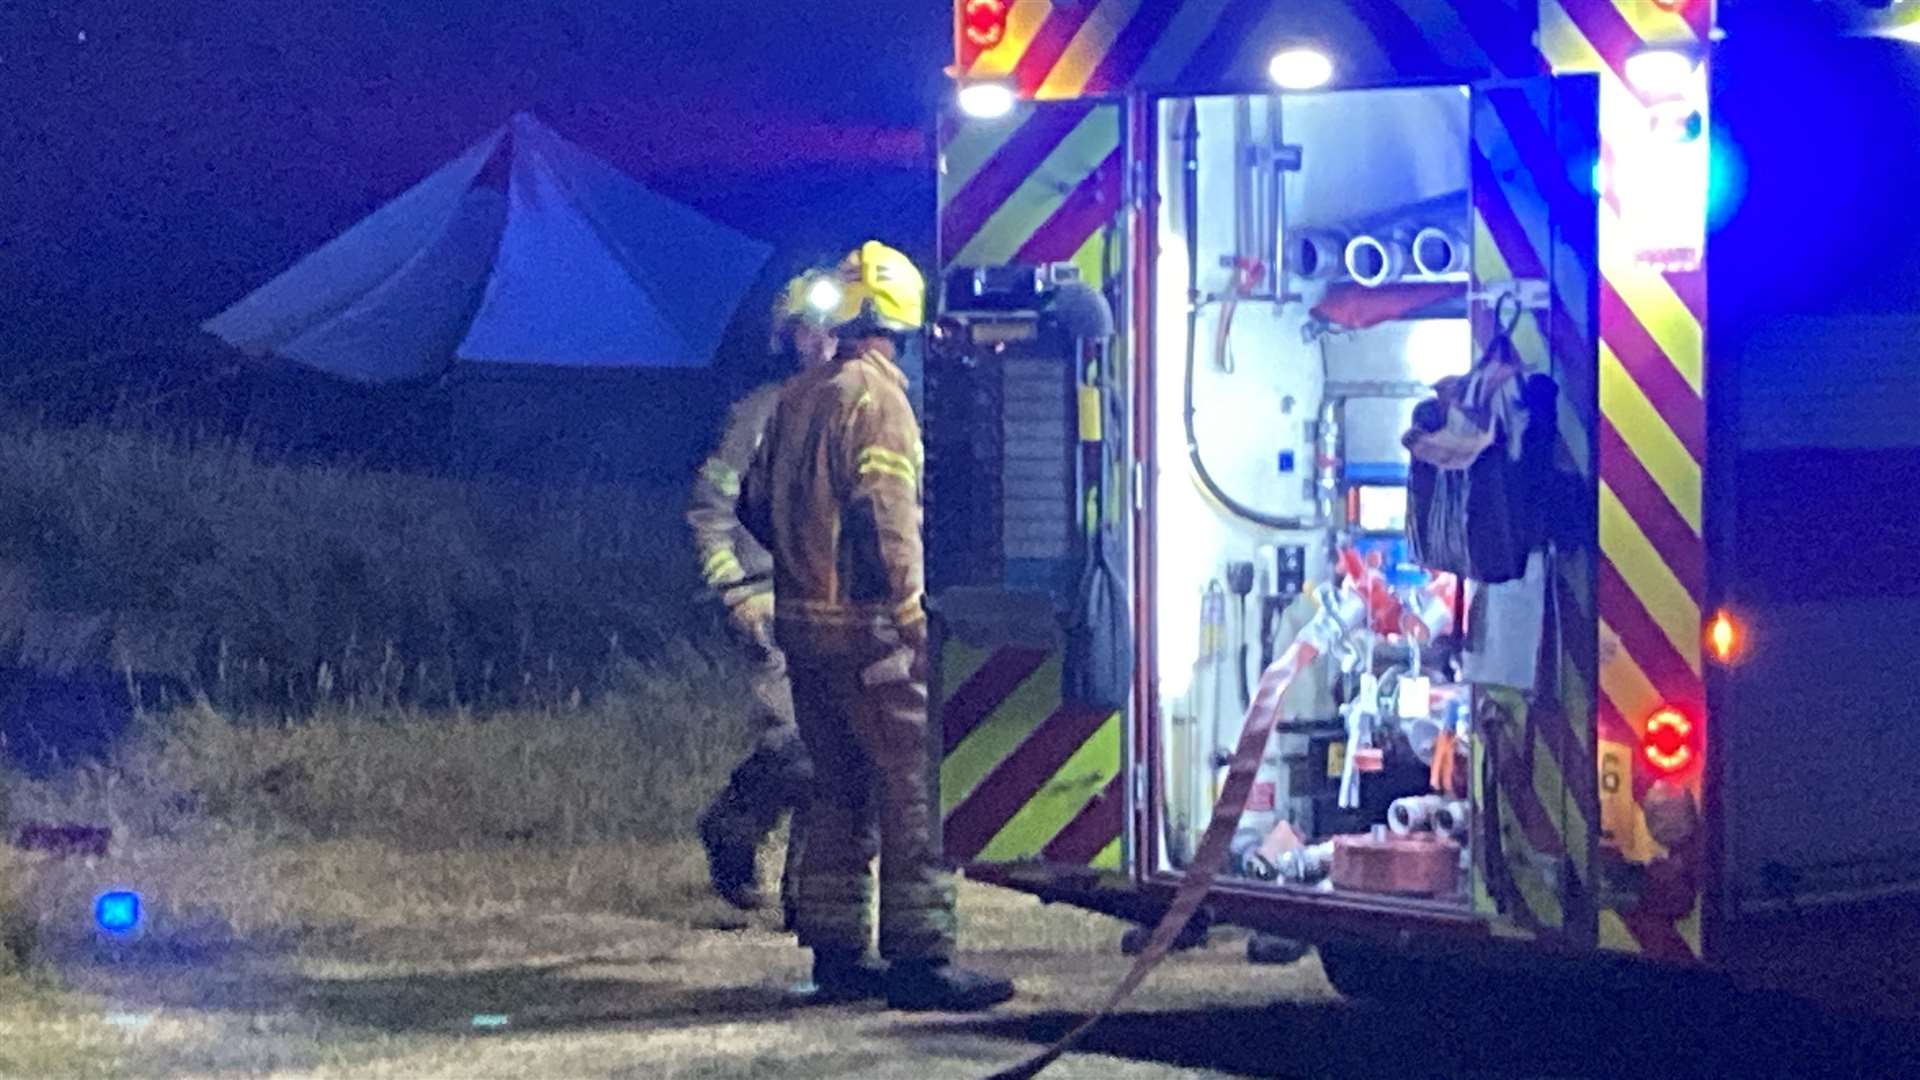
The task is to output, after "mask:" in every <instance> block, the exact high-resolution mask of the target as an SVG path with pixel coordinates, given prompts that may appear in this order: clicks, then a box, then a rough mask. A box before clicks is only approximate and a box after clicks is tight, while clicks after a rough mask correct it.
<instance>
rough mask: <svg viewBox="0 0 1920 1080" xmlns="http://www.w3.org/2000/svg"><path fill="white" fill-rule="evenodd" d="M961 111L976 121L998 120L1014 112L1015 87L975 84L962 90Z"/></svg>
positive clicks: (1001, 84) (968, 84)
mask: <svg viewBox="0 0 1920 1080" xmlns="http://www.w3.org/2000/svg"><path fill="white" fill-rule="evenodd" d="M959 99H960V111H961V112H963V113H966V114H967V115H968V116H971V117H973V118H974V119H976V120H998V119H999V118H1001V117H1003V116H1005V115H1007V114H1008V113H1010V112H1012V111H1013V104H1014V100H1015V99H1014V93H1013V87H1011V86H1008V85H1007V84H1005V83H997V82H974V83H967V84H966V85H964V86H962V87H961V88H960V95H959Z"/></svg>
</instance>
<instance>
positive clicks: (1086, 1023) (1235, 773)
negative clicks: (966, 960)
mask: <svg viewBox="0 0 1920 1080" xmlns="http://www.w3.org/2000/svg"><path fill="white" fill-rule="evenodd" d="M1322 595H1323V596H1324V597H1325V598H1326V599H1327V600H1328V601H1329V602H1327V603H1323V604H1322V605H1321V608H1320V610H1319V612H1318V613H1316V614H1315V615H1314V618H1313V621H1312V622H1310V623H1308V624H1307V626H1306V627H1305V628H1304V629H1302V630H1301V631H1300V634H1299V636H1298V637H1297V638H1295V639H1294V642H1293V644H1292V645H1290V646H1288V647H1287V650H1286V651H1285V652H1283V653H1281V654H1280V658H1279V659H1277V660H1275V661H1274V662H1273V663H1272V664H1271V665H1270V666H1269V667H1268V668H1267V670H1266V671H1265V672H1263V673H1261V675H1260V685H1259V687H1258V688H1257V689H1256V690H1255V692H1254V695H1253V703H1252V704H1251V705H1249V706H1248V707H1247V719H1246V723H1245V725H1244V726H1243V727H1242V728H1241V729H1240V742H1239V744H1238V745H1237V746H1235V748H1234V751H1233V760H1232V762H1231V763H1230V764H1229V765H1228V767H1227V780H1226V783H1225V784H1224V785H1222V787H1221V791H1220V799H1219V801H1218V802H1216V803H1215V804H1214V807H1213V818H1212V820H1210V821H1209V822H1208V823H1207V831H1206V832H1205V833H1204V834H1202V835H1201V837H1200V847H1199V850H1198V851H1197V852H1196V853H1195V854H1194V857H1193V862H1192V863H1190V864H1189V865H1188V866H1187V872H1186V874H1185V876H1184V877H1182V878H1181V880H1180V885H1179V887H1178V888H1177V889H1176V890H1175V891H1174V894H1173V903H1172V904H1171V905H1169V906H1168V908H1167V912H1166V914H1165V915H1162V916H1161V917H1160V922H1159V923H1158V924H1157V925H1155V926H1154V928H1153V934H1152V935H1151V936H1150V937H1149V938H1148V939H1147V945H1146V948H1144V949H1142V950H1141V952H1140V955H1139V956H1138V957H1137V958H1135V960H1134V962H1133V967H1132V968H1131V969H1130V970H1128V972H1127V974H1126V977H1125V978H1123V979H1121V980H1120V983H1119V985H1117V986H1115V987H1114V988H1113V991H1112V992H1111V993H1109V994H1108V995H1107V998H1106V1000H1105V1001H1103V1002H1102V1003H1101V1004H1100V1007H1099V1008H1098V1009H1096V1010H1094V1012H1093V1015H1091V1016H1089V1017H1087V1018H1086V1019H1085V1020H1082V1021H1081V1022H1080V1023H1079V1024H1077V1025H1075V1026H1074V1028H1073V1029H1072V1030H1071V1031H1069V1032H1067V1033H1066V1034H1065V1035H1063V1036H1061V1038H1060V1039H1059V1041H1057V1042H1055V1043H1054V1044H1053V1045H1052V1046H1049V1047H1047V1048H1046V1049H1045V1050H1043V1051H1041V1052H1040V1053H1038V1054H1036V1055H1034V1056H1033V1057H1031V1058H1028V1059H1027V1060H1026V1061H1023V1062H1021V1063H1020V1064H1018V1065H1016V1066H1014V1067H1012V1068H1010V1069H1004V1070H1002V1071H1000V1072H997V1073H994V1074H993V1075H992V1076H990V1077H988V1080H1030V1078H1032V1077H1035V1076H1038V1075H1040V1073H1041V1071H1042V1070H1044V1069H1045V1068H1046V1067H1047V1066H1049V1065H1051V1064H1053V1063H1054V1062H1055V1061H1058V1060H1060V1058H1061V1057H1062V1056H1063V1055H1065V1054H1066V1052H1067V1051H1068V1050H1070V1049H1072V1048H1073V1044H1074V1043H1076V1042H1078V1041H1079V1040H1080V1039H1081V1037H1082V1036H1084V1035H1085V1034H1086V1033H1087V1032H1088V1031H1091V1030H1092V1029H1093V1027H1094V1026H1095V1025H1096V1024H1098V1023H1099V1022H1100V1021H1101V1020H1103V1019H1105V1018H1106V1017H1107V1016H1108V1015H1109V1014H1111V1013H1112V1012H1113V1010H1114V1009H1116V1008H1118V1007H1119V1005H1120V1003H1121V1002H1123V1001H1125V1000H1126V999H1127V997H1128V996H1129V995H1131V994H1132V993H1133V992H1134V991H1135V990H1136V989H1138V988H1139V987H1140V984H1141V983H1142V982H1144V981H1146V978H1147V976H1148V975H1149V974H1151V973H1152V972H1153V969H1154V968H1156V967H1158V966H1160V961H1162V960H1164V959H1166V958H1167V954H1168V953H1169V952H1171V951H1172V949H1173V945H1174V943H1175V941H1177V940H1178V939H1179V937H1180V933H1181V931H1183V930H1185V929H1186V926H1187V923H1188V922H1190V921H1191V920H1192V919H1193V916H1194V914H1195V913H1196V912H1198V911H1199V910H1200V904H1201V903H1202V902H1203V901H1204V900H1206V898H1207V894H1208V893H1209V892H1211V891H1212V890H1213V881H1214V878H1215V877H1216V876H1217V875H1218V874H1219V873H1220V872H1221V871H1222V870H1224V869H1225V868H1226V863H1227V852H1228V844H1229V843H1230V842H1231V841H1232V839H1233V833H1234V830H1235V829H1236V828H1237V827H1238V826H1239V823H1240V815H1241V812H1242V811H1244V810H1245V809H1246V804H1247V796H1248V795H1249V794H1250V793H1251V792H1252V791H1253V779H1254V773H1255V772H1256V771H1257V770H1258V769H1259V767H1260V759H1261V757H1262V756H1264V755H1265V753H1266V749H1267V739H1268V736H1270V735H1271V734H1272V733H1273V725H1274V724H1275V723H1276V722H1278V720H1279V719H1280V699H1281V698H1282V697H1284V696H1285V695H1286V692H1287V690H1288V688H1289V687H1291V686H1292V685H1293V681H1294V679H1296V678H1298V677H1299V675H1300V673H1301V672H1302V671H1305V670H1306V669H1307V668H1308V667H1309V666H1310V665H1312V663H1313V662H1314V661H1315V660H1316V659H1318V658H1319V657H1320V656H1322V655H1323V654H1326V653H1328V652H1331V651H1332V649H1333V647H1334V646H1335V645H1336V644H1338V643H1339V642H1340V641H1341V640H1342V639H1344V638H1345V637H1346V636H1347V634H1349V633H1351V632H1352V631H1353V630H1355V629H1356V628H1358V627H1361V626H1364V625H1366V622H1367V604H1366V600H1365V598H1363V597H1362V596H1360V595H1359V594H1357V593H1356V592H1354V591H1353V590H1352V589H1350V588H1343V589H1341V590H1340V591H1339V592H1338V593H1337V594H1336V593H1334V592H1333V591H1332V590H1331V589H1327V590H1325V591H1324V592H1323V593H1322Z"/></svg>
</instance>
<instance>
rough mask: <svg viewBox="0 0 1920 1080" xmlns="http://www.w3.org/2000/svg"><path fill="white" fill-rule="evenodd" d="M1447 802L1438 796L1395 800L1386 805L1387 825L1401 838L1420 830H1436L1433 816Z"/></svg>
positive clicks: (1418, 796) (1420, 796)
mask: <svg viewBox="0 0 1920 1080" xmlns="http://www.w3.org/2000/svg"><path fill="white" fill-rule="evenodd" d="M1446 804H1447V800H1445V799H1443V798H1441V797H1440V796H1438V795H1414V796H1410V797H1408V798H1405V799H1395V800H1393V802H1391V803H1389V804H1388V805H1387V825H1388V827H1390V828H1391V829H1393V831H1394V832H1395V833H1397V834H1399V835H1401V836H1405V835H1407V834H1408V833H1415V832H1419V831H1420V830H1422V829H1427V828H1438V826H1437V825H1436V821H1435V817H1434V815H1436V814H1438V813H1439V812H1440V810H1441V809H1442V808H1443V807H1445V806H1446Z"/></svg>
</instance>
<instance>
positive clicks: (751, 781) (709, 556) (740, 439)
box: [687, 272, 840, 929]
mask: <svg viewBox="0 0 1920 1080" xmlns="http://www.w3.org/2000/svg"><path fill="white" fill-rule="evenodd" d="M839 294H840V293H839V289H838V287H837V286H836V285H835V284H834V283H833V282H832V280H831V279H830V278H829V277H828V276H827V275H823V274H819V273H813V272H809V273H805V274H802V275H800V276H799V277H796V278H794V279H793V280H792V281H790V282H788V283H787V286H786V288H785V289H784V290H782V292H781V294H780V296H779V298H778V299H777V300H776V301H775V303H774V308H773V320H772V323H773V329H772V336H771V340H770V342H769V351H770V352H772V353H773V354H775V355H777V356H783V357H785V358H786V360H787V361H788V362H789V363H790V364H791V365H792V367H793V368H797V369H799V370H805V369H807V368H809V367H817V366H819V365H821V364H824V363H826V362H827V361H828V360H830V359H831V358H832V357H833V353H834V339H833V336H832V335H831V334H830V333H829V332H828V331H827V330H826V328H825V325H824V324H825V321H826V315H827V313H828V307H829V306H830V304H831V303H832V302H837V300H838V298H839ZM823 300H824V302H823ZM789 370H791V369H789ZM779 394H780V384H779V383H778V382H771V383H768V384H766V385H764V386H762V387H760V388H758V389H756V390H754V391H753V392H752V393H750V394H748V395H747V396H746V397H744V398H742V399H741V400H740V401H739V402H737V403H736V404H735V405H734V406H733V407H732V408H731V409H729V410H728V412H727V418H726V424H725V426H724V427H723V428H722V429H721V432H720V437H719V440H718V442H717V444H716V445H715V447H714V449H713V453H712V454H711V455H710V456H709V457H708V458H707V460H706V462H705V463H704V464H703V465H701V467H700V470H699V472H698V474H697V475H696V476H695V477H694V483H693V494H692V498H691V500H690V503H691V505H690V507H689V509H688V511H687V524H688V525H689V526H690V527H691V528H692V530H693V541H694V548H695V551H696V553H697V556H698V558H699V560H700V572H701V575H702V577H704V578H705V580H706V584H707V587H708V588H709V589H710V590H712V592H713V594H714V595H715V596H716V597H718V598H719V599H720V601H721V602H722V603H724V604H725V605H726V608H727V613H728V622H729V624H730V626H731V629H732V630H733V633H734V636H735V637H736V638H737V639H738V640H739V642H740V643H741V646H742V648H743V650H744V651H745V653H746V657H747V661H748V664H749V665H750V666H749V675H748V685H749V689H750V691H751V695H752V700H753V710H754V721H755V726H756V727H757V728H758V729H759V731H758V734H757V737H756V739H755V742H754V746H753V750H752V752H751V753H749V754H748V755H747V757H746V758H745V760H743V761H741V762H740V764H739V765H738V766H736V767H735V768H734V770H733V773H732V775H731V776H730V777H729V778H728V781H727V786H726V787H725V788H724V789H723V790H722V791H721V792H720V794H719V796H718V797H717V798H715V799H714V801H713V804H712V805H711V806H709V807H708V808H707V810H706V812H705V813H703V814H702V815H701V816H700V823H699V831H700V841H701V843H702V845H703V846H704V847H705V848H706V851H707V869H708V872H709V875H710V877H711V878H712V881H713V889H714V891H715V892H717V893H719V894H720V896H721V898H722V899H724V900H726V901H727V902H728V903H730V904H732V905H734V906H735V907H738V908H742V909H744V910H752V909H754V908H758V907H760V906H761V904H762V903H763V902H764V900H763V898H762V896H761V894H760V888H759V882H758V881H757V880H756V874H755V871H754V865H755V855H756V852H757V851H758V850H759V848H760V846H761V844H763V843H764V842H765V841H766V839H767V837H768V836H770V835H771V834H772V833H773V830H774V828H775V827H776V826H778V825H779V823H780V819H781V818H782V817H783V816H787V815H788V813H789V812H791V813H792V818H791V820H792V825H791V827H790V828H789V830H788V834H787V858H786V864H785V866H784V867H783V869H782V872H781V875H780V904H781V908H782V910H783V911H784V913H785V916H786V924H787V928H788V929H792V928H793V917H794V888H793V877H794V872H795V870H796V869H797V868H798V867H799V856H800V849H801V847H802V846H803V844H804V838H805V832H806V829H805V822H804V815H803V814H802V813H801V812H800V811H801V809H802V807H803V806H804V803H805V800H806V796H807V790H808V786H809V785H810V784H811V783H812V769H811V768H810V766H809V765H808V762H807V754H806V747H805V745H804V744H803V743H802V742H801V739H800V731H799V728H798V727H796V726H795V724H794V719H793V699H792V693H791V690H790V688H789V687H788V685H787V660H786V657H785V656H784V655H782V654H781V652H780V648H779V646H778V645H777V644H776V643H775V642H774V639H773V559H772V557H771V556H770V555H768V554H767V549H766V548H764V547H762V546H760V544H759V543H758V542H757V541H755V540H754V538H753V537H752V536H751V535H750V534H749V533H748V532H747V531H746V530H745V529H744V528H742V527H741V524H740V517H739V512H738V510H739V499H740V480H741V475H742V474H743V473H744V472H745V471H746V469H747V466H748V465H749V464H750V463H751V462H752V460H753V454H754V451H755V450H756V449H758V447H759V446H760V441H761V439H762V437H763V436H764V435H765V434H766V429H767V420H768V418H769V417H771V416H772V415H773V407H774V404H775V403H776V402H777V401H778V400H779Z"/></svg>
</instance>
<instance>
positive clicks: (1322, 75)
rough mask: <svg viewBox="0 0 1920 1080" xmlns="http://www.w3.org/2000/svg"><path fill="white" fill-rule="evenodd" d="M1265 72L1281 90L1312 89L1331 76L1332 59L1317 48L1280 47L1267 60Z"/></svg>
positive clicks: (1325, 82)
mask: <svg viewBox="0 0 1920 1080" xmlns="http://www.w3.org/2000/svg"><path fill="white" fill-rule="evenodd" d="M1267 74H1268V75H1269V76H1271V77H1272V79H1273V81H1274V85H1276V86H1278V87H1280V89H1282V90H1313V89H1315V88H1317V87H1321V86H1325V85H1326V84H1327V82H1328V81H1329V80H1331V79H1332V78H1333V61H1332V60H1330V59H1328V58H1327V54H1326V53H1323V52H1321V51H1320V50H1319V49H1309V48H1304V47H1296V48H1291V49H1282V50H1280V51H1279V52H1277V53H1274V54H1273V59H1272V60H1270V61H1268V62H1267Z"/></svg>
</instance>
